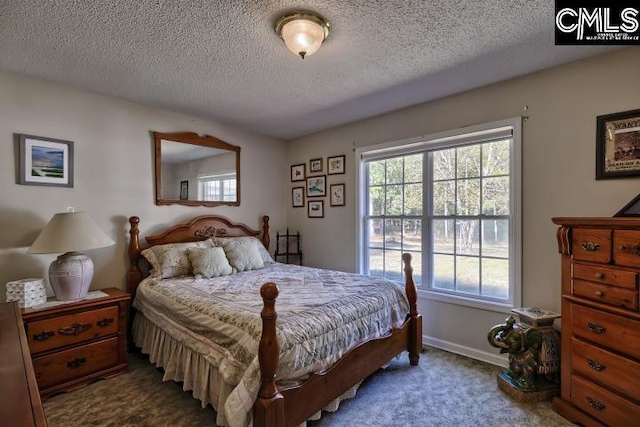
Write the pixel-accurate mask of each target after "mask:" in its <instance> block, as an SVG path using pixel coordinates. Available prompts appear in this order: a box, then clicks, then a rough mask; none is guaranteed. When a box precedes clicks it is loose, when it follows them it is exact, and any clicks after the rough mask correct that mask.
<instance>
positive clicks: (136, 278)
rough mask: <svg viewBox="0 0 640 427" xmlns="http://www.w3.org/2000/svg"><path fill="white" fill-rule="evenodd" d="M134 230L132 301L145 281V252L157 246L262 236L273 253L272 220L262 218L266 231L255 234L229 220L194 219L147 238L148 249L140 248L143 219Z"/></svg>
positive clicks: (215, 217) (130, 276)
mask: <svg viewBox="0 0 640 427" xmlns="http://www.w3.org/2000/svg"><path fill="white" fill-rule="evenodd" d="M129 224H131V229H130V230H129V234H130V235H131V238H130V240H129V261H130V265H129V271H128V272H127V287H128V291H129V292H130V293H131V295H132V297H134V296H135V294H136V290H137V288H138V284H139V283H140V281H141V280H142V278H143V273H142V270H141V269H140V258H141V257H142V255H141V254H140V253H141V252H142V250H144V249H146V248H149V247H151V246H155V245H162V244H165V243H179V242H196V241H199V240H206V239H209V238H211V237H214V236H217V237H239V236H254V237H258V236H260V241H261V242H262V244H263V245H264V247H265V248H267V250H268V249H269V217H268V216H267V215H265V216H263V217H262V230H254V229H252V228H250V227H248V226H247V225H245V224H242V223H239V222H233V221H231V220H229V219H228V218H225V217H222V216H218V215H204V216H199V217H197V218H194V219H192V220H191V221H189V222H187V223H185V224H177V225H174V226H171V227H169V228H168V229H167V230H165V231H163V232H162V233H159V234H155V235H152V236H147V237H146V238H145V241H146V242H147V245H146V246H144V247H142V246H140V229H139V228H138V225H139V224H140V218H139V217H137V216H132V217H130V218H129Z"/></svg>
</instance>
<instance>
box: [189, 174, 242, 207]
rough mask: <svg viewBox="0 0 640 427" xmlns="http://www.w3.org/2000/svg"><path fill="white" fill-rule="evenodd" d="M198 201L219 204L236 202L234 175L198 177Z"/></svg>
mask: <svg viewBox="0 0 640 427" xmlns="http://www.w3.org/2000/svg"><path fill="white" fill-rule="evenodd" d="M198 199H199V200H205V201H211V202H221V201H224V202H226V201H235V200H236V174H235V173H233V174H226V175H211V176H201V177H198Z"/></svg>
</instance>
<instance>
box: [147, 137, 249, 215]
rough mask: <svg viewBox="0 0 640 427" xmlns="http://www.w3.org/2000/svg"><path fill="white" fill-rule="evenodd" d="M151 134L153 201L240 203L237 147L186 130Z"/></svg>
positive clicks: (188, 203) (238, 152) (192, 203)
mask: <svg viewBox="0 0 640 427" xmlns="http://www.w3.org/2000/svg"><path fill="white" fill-rule="evenodd" d="M153 135H154V139H155V155H156V162H155V163H156V204H158V205H171V204H181V205H188V206H217V205H234V206H238V205H240V147H238V146H235V145H231V144H228V143H226V142H224V141H222V140H219V139H218V138H215V137H213V136H208V135H205V136H199V135H198V134H196V133H190V132H183V133H159V132H154V133H153Z"/></svg>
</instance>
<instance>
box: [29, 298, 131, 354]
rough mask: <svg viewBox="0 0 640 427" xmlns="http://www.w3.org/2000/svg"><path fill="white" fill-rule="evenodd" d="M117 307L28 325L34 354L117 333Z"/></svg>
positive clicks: (31, 348)
mask: <svg viewBox="0 0 640 427" xmlns="http://www.w3.org/2000/svg"><path fill="white" fill-rule="evenodd" d="M118 326H119V325H118V307H117V306H112V307H105V308H99V309H96V310H90V311H85V312H82V313H77V314H70V315H67V316H60V317H57V318H54V319H43V320H37V321H34V322H30V323H27V324H26V328H27V337H28V340H29V349H30V350H31V354H37V353H40V352H43V351H46V350H51V349H54V348H59V347H64V346H67V345H71V344H75V343H79V342H82V341H87V340H90V339H94V338H98V337H102V336H107V335H111V334H115V333H116V332H118Z"/></svg>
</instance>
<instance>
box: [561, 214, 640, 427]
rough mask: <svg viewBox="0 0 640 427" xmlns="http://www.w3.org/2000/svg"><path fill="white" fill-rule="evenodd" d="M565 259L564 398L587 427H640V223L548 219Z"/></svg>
mask: <svg viewBox="0 0 640 427" xmlns="http://www.w3.org/2000/svg"><path fill="white" fill-rule="evenodd" d="M553 222H554V223H555V224H558V225H560V228H559V229H558V234H557V237H558V250H559V252H560V253H561V254H562V349H561V352H562V356H561V357H562V366H561V376H562V382H561V394H560V397H557V398H555V399H554V401H553V409H554V410H555V411H556V412H558V413H559V414H561V415H562V416H564V417H565V418H567V419H568V420H569V421H572V422H574V423H580V424H582V425H584V426H599V425H602V424H604V425H608V426H616V427H617V426H640V311H639V303H640V301H639V297H638V276H639V274H640V218H631V217H624V218H623V217H618V218H553Z"/></svg>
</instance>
